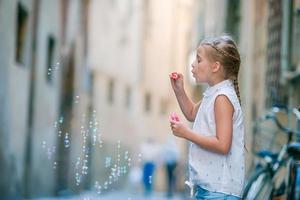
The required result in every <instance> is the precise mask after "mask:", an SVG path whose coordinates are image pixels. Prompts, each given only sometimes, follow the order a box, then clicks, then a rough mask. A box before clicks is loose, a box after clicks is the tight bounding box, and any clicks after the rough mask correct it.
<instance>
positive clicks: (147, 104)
mask: <svg viewBox="0 0 300 200" xmlns="http://www.w3.org/2000/svg"><path fill="white" fill-rule="evenodd" d="M145 111H146V112H150V111H151V95H150V94H149V93H146V95H145Z"/></svg>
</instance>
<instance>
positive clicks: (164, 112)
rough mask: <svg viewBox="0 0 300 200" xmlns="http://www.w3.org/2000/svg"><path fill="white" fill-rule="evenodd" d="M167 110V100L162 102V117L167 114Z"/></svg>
mask: <svg viewBox="0 0 300 200" xmlns="http://www.w3.org/2000/svg"><path fill="white" fill-rule="evenodd" d="M167 110H168V102H167V100H166V99H161V101H160V114H161V115H165V114H167Z"/></svg>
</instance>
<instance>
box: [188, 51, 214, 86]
mask: <svg viewBox="0 0 300 200" xmlns="http://www.w3.org/2000/svg"><path fill="white" fill-rule="evenodd" d="M206 52H207V51H206V50H205V47H203V46H199V47H198V49H197V55H196V59H195V61H194V62H193V63H192V73H193V77H194V78H195V79H196V82H197V83H210V80H211V77H212V75H213V69H212V68H213V62H212V61H210V60H209V59H208V57H207V53H206Z"/></svg>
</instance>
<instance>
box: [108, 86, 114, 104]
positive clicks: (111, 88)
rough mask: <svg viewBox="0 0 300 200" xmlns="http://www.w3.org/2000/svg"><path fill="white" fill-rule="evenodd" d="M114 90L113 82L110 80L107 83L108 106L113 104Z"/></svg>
mask: <svg viewBox="0 0 300 200" xmlns="http://www.w3.org/2000/svg"><path fill="white" fill-rule="evenodd" d="M114 90H115V82H114V80H110V81H109V83H108V95H107V101H108V103H109V104H113V102H114Z"/></svg>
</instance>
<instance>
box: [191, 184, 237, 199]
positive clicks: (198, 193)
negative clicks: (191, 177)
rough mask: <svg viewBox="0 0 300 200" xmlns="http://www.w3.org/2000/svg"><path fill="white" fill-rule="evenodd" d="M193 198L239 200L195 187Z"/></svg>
mask: <svg viewBox="0 0 300 200" xmlns="http://www.w3.org/2000/svg"><path fill="white" fill-rule="evenodd" d="M195 198H196V200H205V199H215V200H241V198H239V197H236V196H233V195H229V194H223V193H221V192H210V191H208V190H206V189H203V188H201V187H199V186H196V187H195Z"/></svg>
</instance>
